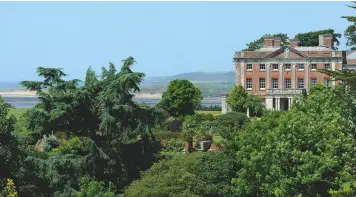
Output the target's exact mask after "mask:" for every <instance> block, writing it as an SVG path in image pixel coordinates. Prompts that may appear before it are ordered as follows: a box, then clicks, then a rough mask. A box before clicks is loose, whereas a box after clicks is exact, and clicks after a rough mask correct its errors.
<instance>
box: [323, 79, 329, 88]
mask: <svg viewBox="0 0 356 197" xmlns="http://www.w3.org/2000/svg"><path fill="white" fill-rule="evenodd" d="M324 86H325V87H329V86H330V78H324Z"/></svg>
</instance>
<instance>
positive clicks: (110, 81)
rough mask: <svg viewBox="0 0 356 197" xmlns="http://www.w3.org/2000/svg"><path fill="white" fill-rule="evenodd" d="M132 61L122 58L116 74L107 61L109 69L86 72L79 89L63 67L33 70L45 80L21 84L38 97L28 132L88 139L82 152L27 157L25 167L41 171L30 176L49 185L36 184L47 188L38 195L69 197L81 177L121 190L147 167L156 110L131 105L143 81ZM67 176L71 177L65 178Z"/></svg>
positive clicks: (151, 155) (153, 147)
mask: <svg viewBox="0 0 356 197" xmlns="http://www.w3.org/2000/svg"><path fill="white" fill-rule="evenodd" d="M134 63H135V60H134V58H132V57H129V58H127V59H125V60H123V66H122V67H121V69H120V70H119V72H117V71H116V68H115V66H114V64H112V63H110V65H109V69H106V68H102V74H101V76H97V75H96V74H95V72H94V71H93V70H91V69H90V68H89V69H88V71H87V74H86V78H85V82H84V85H83V86H81V87H79V86H78V82H79V80H69V81H65V80H63V79H62V77H63V76H65V73H63V71H62V70H61V69H54V68H42V67H40V68H38V71H37V72H38V74H39V76H42V77H43V78H44V80H43V81H23V82H22V83H21V84H22V85H23V86H24V87H26V88H27V89H30V90H35V91H37V94H38V96H39V99H40V103H39V104H38V105H37V106H36V107H35V108H34V109H31V110H30V111H29V112H28V113H29V117H28V126H29V129H30V130H32V131H40V132H41V133H43V134H49V133H51V132H52V131H53V132H54V133H56V132H58V131H63V130H64V131H65V133H66V137H67V139H70V138H71V136H72V135H71V134H75V135H76V136H80V137H85V139H88V140H84V141H88V144H87V145H86V146H84V147H86V148H84V149H83V151H79V152H77V153H74V154H73V151H69V152H65V153H56V154H54V153H52V152H53V151H52V152H50V153H49V155H47V156H45V157H41V158H38V157H37V156H36V155H31V156H30V157H29V158H28V159H27V161H28V163H27V165H28V168H29V169H31V170H33V169H34V171H36V169H37V170H39V171H41V173H38V174H39V175H37V176H36V175H34V174H31V175H28V177H29V176H34V177H37V178H38V180H41V181H42V182H45V183H46V182H48V184H43V185H35V187H45V188H44V189H42V190H41V191H42V194H46V195H47V194H53V193H56V192H63V191H66V195H67V196H71V195H72V194H73V193H75V192H74V190H75V189H78V187H79V186H78V183H79V182H80V180H79V179H80V178H81V176H84V175H89V176H90V177H95V179H97V180H98V181H107V182H112V183H113V184H114V185H115V187H116V188H117V189H118V191H120V190H121V189H122V188H123V187H125V186H126V185H127V184H129V183H130V182H131V181H132V180H133V179H135V178H138V177H139V176H140V171H142V170H145V169H147V168H149V167H150V166H151V164H152V163H153V161H154V159H155V158H154V153H155V151H156V150H157V149H156V143H155V141H154V139H153V138H152V135H151V128H152V127H153V126H154V124H155V123H156V122H157V120H158V119H159V116H158V114H160V111H158V110H156V109H155V108H151V107H149V106H147V105H142V104H138V103H137V102H135V101H133V97H134V93H135V92H137V91H139V88H138V86H139V84H140V83H141V81H142V80H143V77H144V73H138V72H133V71H132V70H131V67H132V66H133V64H134ZM60 148H61V147H60ZM84 150H86V151H84ZM54 164H56V165H54ZM51 166H53V167H51ZM54 166H55V167H54ZM68 172H72V173H73V174H75V175H73V176H68ZM59 177H66V178H61V179H59Z"/></svg>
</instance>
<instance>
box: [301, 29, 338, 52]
mask: <svg viewBox="0 0 356 197" xmlns="http://www.w3.org/2000/svg"><path fill="white" fill-rule="evenodd" d="M322 34H331V35H332V36H333V40H332V49H337V47H338V46H339V45H340V42H339V40H338V39H339V38H341V34H340V33H335V31H334V30H333V29H325V30H319V31H311V32H307V33H298V34H297V35H295V39H297V40H299V41H300V43H299V45H300V46H319V35H322Z"/></svg>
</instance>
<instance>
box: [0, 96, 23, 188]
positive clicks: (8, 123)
mask: <svg viewBox="0 0 356 197" xmlns="http://www.w3.org/2000/svg"><path fill="white" fill-rule="evenodd" d="M9 109H10V104H8V103H5V102H4V100H3V99H2V98H1V97H0V169H2V170H0V189H1V188H2V187H1V186H2V185H4V184H5V181H6V179H7V178H14V175H15V172H17V171H18V170H19V167H20V160H21V159H22V158H21V151H20V150H19V142H18V139H17V138H16V137H15V133H14V126H15V120H16V119H15V117H14V116H10V117H8V111H9Z"/></svg>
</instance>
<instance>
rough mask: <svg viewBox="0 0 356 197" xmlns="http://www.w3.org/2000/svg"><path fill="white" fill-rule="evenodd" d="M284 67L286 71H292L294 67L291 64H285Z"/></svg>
mask: <svg viewBox="0 0 356 197" xmlns="http://www.w3.org/2000/svg"><path fill="white" fill-rule="evenodd" d="M287 65H288V66H289V68H287ZM284 66H285V68H286V70H290V68H291V66H292V65H291V64H284Z"/></svg>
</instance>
